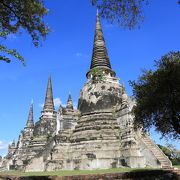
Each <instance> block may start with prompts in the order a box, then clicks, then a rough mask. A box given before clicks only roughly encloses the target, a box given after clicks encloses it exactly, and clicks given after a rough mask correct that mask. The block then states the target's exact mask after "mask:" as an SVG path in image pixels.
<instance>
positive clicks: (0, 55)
mask: <svg viewBox="0 0 180 180" xmlns="http://www.w3.org/2000/svg"><path fill="white" fill-rule="evenodd" d="M47 12H48V10H47V9H46V8H45V7H44V3H43V0H23V1H22V0H1V1H0V39H1V41H0V60H3V61H5V62H7V63H9V62H10V61H11V58H12V57H14V58H17V59H19V60H20V61H21V62H22V63H23V64H24V58H23V57H22V56H21V55H20V54H19V53H18V52H17V51H16V49H9V48H8V47H6V46H5V45H3V44H2V42H3V41H2V40H4V41H5V40H6V39H7V37H8V36H9V35H10V34H16V33H18V32H19V31H22V30H25V31H26V32H27V33H28V34H29V35H30V36H31V38H32V42H33V44H34V46H35V47H38V46H39V43H40V40H41V39H44V38H45V37H46V35H47V34H48V32H49V28H48V26H47V25H45V23H44V22H43V17H44V16H45V15H46V14H47ZM11 56H12V57H11ZM10 57H11V58H10Z"/></svg>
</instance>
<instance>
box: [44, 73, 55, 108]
mask: <svg viewBox="0 0 180 180" xmlns="http://www.w3.org/2000/svg"><path fill="white" fill-rule="evenodd" d="M54 110H55V109H54V101H53V92H52V82H51V76H49V78H48V85H47V90H46V97H45V103H44V108H43V111H54Z"/></svg>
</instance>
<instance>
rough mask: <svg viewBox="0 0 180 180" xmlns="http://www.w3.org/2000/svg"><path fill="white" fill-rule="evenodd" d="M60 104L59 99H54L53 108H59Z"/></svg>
mask: <svg viewBox="0 0 180 180" xmlns="http://www.w3.org/2000/svg"><path fill="white" fill-rule="evenodd" d="M61 104H62V101H61V100H60V98H55V99H54V106H55V107H59V106H60V105H61Z"/></svg>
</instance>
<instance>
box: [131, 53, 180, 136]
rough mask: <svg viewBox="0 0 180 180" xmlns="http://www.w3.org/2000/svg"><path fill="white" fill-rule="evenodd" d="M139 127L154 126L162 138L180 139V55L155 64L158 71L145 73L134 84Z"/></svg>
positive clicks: (169, 56) (177, 54) (147, 127)
mask: <svg viewBox="0 0 180 180" xmlns="http://www.w3.org/2000/svg"><path fill="white" fill-rule="evenodd" d="M130 84H131V86H132V87H133V95H134V97H135V98H136V101H137V102H136V103H137V104H136V106H135V107H134V114H135V126H136V127H138V126H140V127H143V128H144V129H145V130H148V129H149V128H150V127H152V126H154V127H155V128H156V130H157V131H159V132H161V133H162V136H171V137H173V138H178V139H179V137H180V52H170V53H168V54H167V55H165V56H163V57H162V58H161V59H160V60H159V61H155V70H145V71H143V74H142V75H141V76H140V77H139V79H138V80H137V81H131V82H130Z"/></svg>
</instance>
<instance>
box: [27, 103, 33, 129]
mask: <svg viewBox="0 0 180 180" xmlns="http://www.w3.org/2000/svg"><path fill="white" fill-rule="evenodd" d="M26 127H30V128H31V127H34V121H33V103H31V105H30V109H29V115H28V120H27V123H26Z"/></svg>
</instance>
